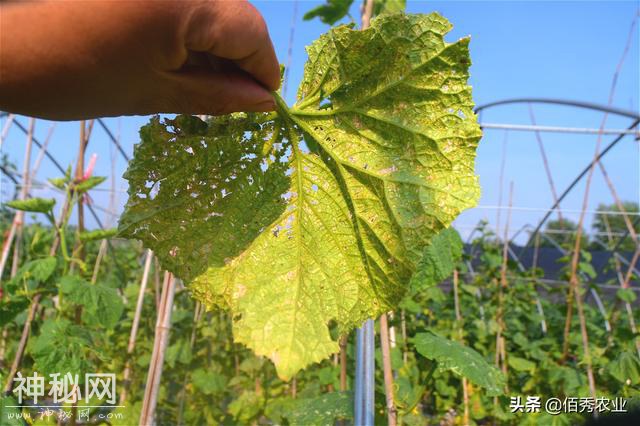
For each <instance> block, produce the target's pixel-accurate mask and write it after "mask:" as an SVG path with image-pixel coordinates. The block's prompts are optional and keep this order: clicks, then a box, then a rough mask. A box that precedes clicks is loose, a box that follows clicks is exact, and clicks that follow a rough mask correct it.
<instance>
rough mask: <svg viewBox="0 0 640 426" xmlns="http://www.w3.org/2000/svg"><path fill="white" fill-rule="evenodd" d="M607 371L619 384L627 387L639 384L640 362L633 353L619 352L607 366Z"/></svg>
mask: <svg viewBox="0 0 640 426" xmlns="http://www.w3.org/2000/svg"><path fill="white" fill-rule="evenodd" d="M607 371H608V372H609V374H611V375H612V376H613V377H615V378H616V379H617V380H618V381H620V382H621V383H625V384H628V385H637V384H638V383H640V360H638V356H637V355H636V354H635V353H632V352H629V351H624V352H621V353H620V355H618V357H617V358H616V359H614V360H613V361H611V363H609V365H607Z"/></svg>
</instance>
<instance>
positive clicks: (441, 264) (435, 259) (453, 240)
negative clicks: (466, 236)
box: [410, 228, 462, 290]
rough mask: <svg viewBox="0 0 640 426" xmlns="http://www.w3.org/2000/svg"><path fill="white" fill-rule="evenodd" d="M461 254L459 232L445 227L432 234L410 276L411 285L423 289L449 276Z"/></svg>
mask: <svg viewBox="0 0 640 426" xmlns="http://www.w3.org/2000/svg"><path fill="white" fill-rule="evenodd" d="M460 256H462V240H461V239H460V234H458V232H457V231H456V230H455V229H453V228H447V229H444V230H442V231H440V232H439V233H438V234H437V235H436V236H434V237H433V238H432V239H431V241H430V242H429V245H428V246H427V248H426V249H425V252H424V254H423V255H422V259H421V260H420V264H419V265H418V270H417V272H416V273H415V274H414V275H413V277H412V278H411V283H410V285H411V287H412V288H414V289H417V290H424V289H426V288H428V287H432V286H434V285H436V284H438V283H439V282H441V281H442V280H444V279H445V278H447V277H449V276H450V275H451V273H452V272H453V269H454V267H455V265H456V263H457V262H458V260H460Z"/></svg>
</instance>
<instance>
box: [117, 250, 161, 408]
mask: <svg viewBox="0 0 640 426" xmlns="http://www.w3.org/2000/svg"><path fill="white" fill-rule="evenodd" d="M152 259H153V252H152V251H151V250H147V257H146V259H145V261H144V269H143V271H142V279H141V280H140V290H139V291H138V302H137V303H136V311H135V314H134V315H133V323H132V324H131V333H130V334H129V343H128V345H127V362H126V364H125V367H124V373H123V376H122V380H123V382H124V383H123V385H124V386H123V389H122V393H121V394H120V405H124V402H125V401H126V399H127V393H128V391H129V386H130V385H131V382H130V376H131V355H132V354H133V350H134V349H135V347H136V338H137V336H138V326H139V324H140V316H141V314H142V306H143V305H144V292H145V290H146V288H147V282H148V281H149V270H150V269H151V260H152Z"/></svg>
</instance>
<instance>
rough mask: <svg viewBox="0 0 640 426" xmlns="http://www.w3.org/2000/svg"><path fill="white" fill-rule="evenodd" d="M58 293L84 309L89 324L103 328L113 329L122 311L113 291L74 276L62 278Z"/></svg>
mask: <svg viewBox="0 0 640 426" xmlns="http://www.w3.org/2000/svg"><path fill="white" fill-rule="evenodd" d="M60 292H61V293H62V294H63V295H64V296H65V297H67V298H69V300H70V301H72V302H73V303H75V304H77V305H79V306H83V307H84V308H85V309H86V314H87V320H88V321H89V322H92V323H94V324H95V325H100V326H103V327H105V328H113V327H114V326H115V325H116V324H117V322H118V320H119V319H120V317H121V316H122V312H123V311H124V303H122V299H121V298H120V296H119V295H118V292H117V291H116V290H115V289H113V288H111V287H107V286H104V285H101V284H91V283H89V282H87V281H85V280H83V279H82V278H80V277H78V276H75V275H66V276H64V277H62V279H61V280H60Z"/></svg>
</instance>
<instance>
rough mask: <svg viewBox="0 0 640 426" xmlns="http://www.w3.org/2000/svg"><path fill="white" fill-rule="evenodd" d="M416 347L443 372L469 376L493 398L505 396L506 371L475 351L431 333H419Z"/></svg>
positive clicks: (472, 381)
mask: <svg viewBox="0 0 640 426" xmlns="http://www.w3.org/2000/svg"><path fill="white" fill-rule="evenodd" d="M413 344H414V345H415V347H416V350H417V351H418V353H419V354H420V355H422V356H424V357H425V358H428V359H431V360H434V361H436V362H437V363H438V368H440V369H441V370H450V371H452V372H453V373H455V374H457V375H458V376H462V377H466V378H467V379H469V380H470V381H471V383H474V384H476V385H478V386H480V387H483V388H485V389H486V390H487V394H488V395H489V396H498V395H502V394H504V390H503V389H504V385H505V377H504V375H503V374H502V372H501V371H499V370H498V369H497V368H495V367H494V366H492V365H490V364H489V363H487V361H486V360H485V359H484V358H483V357H482V355H480V354H479V353H478V352H476V351H474V350H473V349H471V348H469V347H467V346H464V345H462V344H460V343H458V342H454V341H453V340H449V339H445V338H444V337H441V336H438V335H437V334H434V333H431V332H426V333H418V334H416V336H415V337H414V338H413Z"/></svg>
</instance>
